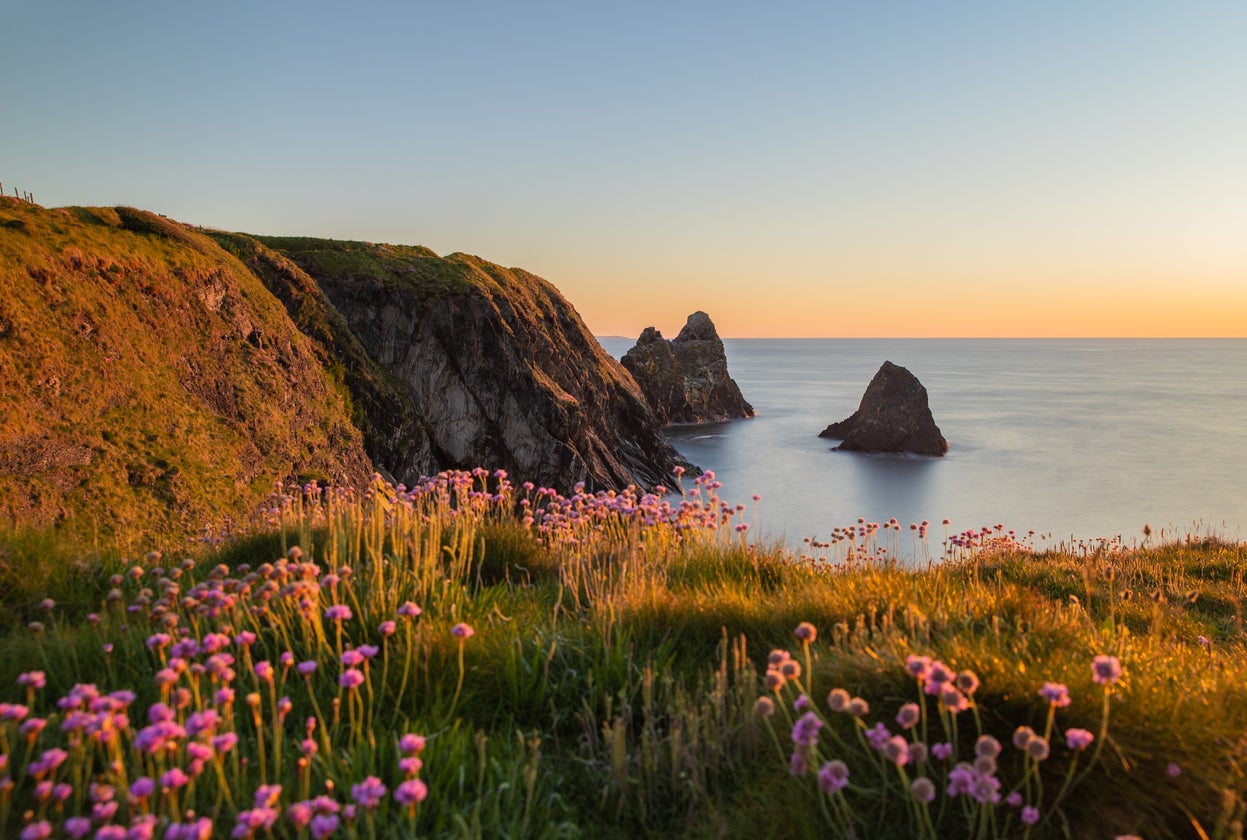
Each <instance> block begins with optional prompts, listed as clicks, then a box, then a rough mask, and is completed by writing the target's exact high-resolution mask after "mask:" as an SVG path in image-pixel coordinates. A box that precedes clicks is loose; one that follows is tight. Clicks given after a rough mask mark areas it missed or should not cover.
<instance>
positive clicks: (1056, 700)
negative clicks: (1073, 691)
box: [1039, 682, 1070, 708]
mask: <svg viewBox="0 0 1247 840" xmlns="http://www.w3.org/2000/svg"><path fill="white" fill-rule="evenodd" d="M1039 696H1040V697H1042V698H1043V699H1045V700H1047V701H1048V702H1049V703H1051V704H1052V705H1053V706H1056V707H1058V708H1061V707H1065V706H1068V705H1069V704H1070V699H1069V689H1068V688H1066V687H1065V686H1064V685H1062V684H1061V683H1052V682H1046V683H1044V684H1043V688H1041V689H1039Z"/></svg>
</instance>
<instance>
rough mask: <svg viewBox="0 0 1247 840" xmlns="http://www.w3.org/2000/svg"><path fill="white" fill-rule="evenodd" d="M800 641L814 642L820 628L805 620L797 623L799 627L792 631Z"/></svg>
mask: <svg viewBox="0 0 1247 840" xmlns="http://www.w3.org/2000/svg"><path fill="white" fill-rule="evenodd" d="M792 634H793V635H794V636H796V637H797V640H798V641H802V642H806V643H807V644H812V643H813V642H814V640H815V639H817V638H818V630H817V628H815V627H814V625H813V624H811V623H810V622H808V621H803V622H801V623H800V624H798V625H797V629H796V630H794V631H793V632H792Z"/></svg>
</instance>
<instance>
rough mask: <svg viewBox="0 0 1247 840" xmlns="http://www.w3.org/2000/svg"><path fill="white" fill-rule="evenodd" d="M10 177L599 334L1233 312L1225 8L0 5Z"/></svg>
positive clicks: (1246, 54)
mask: <svg viewBox="0 0 1247 840" xmlns="http://www.w3.org/2000/svg"><path fill="white" fill-rule="evenodd" d="M0 32H3V33H4V38H3V42H4V45H3V47H0V78H3V79H4V80H5V83H4V84H3V86H0V123H2V124H3V129H2V130H0V137H2V138H3V139H2V140H0V182H3V184H4V187H5V189H6V191H7V192H8V193H9V194H10V195H11V194H12V192H13V188H14V187H18V188H20V189H21V190H25V191H30V192H31V193H33V194H34V196H35V200H36V201H37V202H39V203H40V204H43V205H45V206H65V205H118V204H130V205H134V206H138V207H142V208H144V209H148V210H153V211H156V212H159V213H164V214H166V215H168V216H170V217H172V218H175V219H179V220H181V221H185V222H190V223H193V224H199V225H204V226H208V227H215V228H223V229H228V230H241V231H248V232H252V233H264V234H295V235H308V236H328V237H333V238H336V239H362V240H366V241H372V242H394V243H403V244H419V245H425V246H427V247H430V248H432V249H433V250H435V251H437V252H438V253H440V254H447V253H451V252H455V251H462V252H466V253H472V254H476V255H479V256H481V257H484V258H485V259H488V260H491V261H493V262H496V263H500V264H503V265H507V266H519V267H522V268H525V269H527V270H529V271H532V272H533V273H536V274H538V275H540V276H542V277H544V278H546V279H547V280H549V281H550V282H552V283H553V284H554V285H555V286H557V287H558V288H559V290H560V291H562V292H563V294H564V295H565V296H566V297H567V298H568V299H569V300H570V301H571V302H572V303H573V304H574V305H575V307H576V309H577V310H578V311H579V312H580V314H581V316H582V317H583V318H584V319H585V321H586V322H587V323H588V325H589V327H590V328H591V329H592V330H593V331H594V332H595V333H596V334H598V335H624V336H635V335H637V334H639V333H640V331H641V330H642V329H643V328H644V327H646V326H650V325H652V326H656V327H658V328H659V329H660V330H661V331H663V333H664V334H665V335H668V336H674V334H675V333H676V332H677V331H678V330H679V328H680V326H682V324H683V323H684V320H685V318H686V316H687V315H688V314H689V313H691V312H693V311H695V310H699V309H700V310H704V311H706V312H708V313H709V314H710V315H711V317H712V318H713V319H714V321H715V323H716V325H717V326H718V329H719V332H720V334H722V335H724V336H725V337H786V336H803V337H815V336H827V337H892V336H898V337H899V336H911V337H920V336H921V337H925V336H947V337H972V336H1037V337H1043V336H1053V337H1060V336H1080V337H1081V336H1156V337H1168V336H1238V337H1241V336H1247V48H1244V44H1247V3H1242V2H1237V0H1235V2H1199V3H1189V2H1181V3H1180V2H1164V3H1162V2H1148V0H1133V1H1132V2H1113V1H1112V0H1104V1H1103V2H1095V3H1067V2H1049V3H1002V2H999V1H998V0H995V1H994V2H947V3H931V2H917V0H915V2H887V0H879V2H862V1H861V0H857V2H837V0H824V2H810V3H785V2H772V3H734V2H729V1H728V0H721V2H708V3H695V2H677V1H676V0H667V2H657V3H651V2H644V0H641V1H640V2H628V3H595V2H585V1H584V0H577V1H576V2H567V3H547V2H540V0H530V2H526V3H518V2H499V3H484V2H472V0H466V1H465V2H438V3H425V2H369V0H361V2H354V3H342V2H318V0H298V1H297V2H287V0H267V1H266V2H234V0H214V2H212V3H176V2H168V0H160V2H145V1H144V2H139V1H138V0H113V2H109V3H102V2H97V0H78V1H77V2H66V1H65V0H0Z"/></svg>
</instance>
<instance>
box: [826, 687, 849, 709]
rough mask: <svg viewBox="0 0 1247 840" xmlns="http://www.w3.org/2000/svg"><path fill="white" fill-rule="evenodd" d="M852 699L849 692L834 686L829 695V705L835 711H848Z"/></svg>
mask: <svg viewBox="0 0 1247 840" xmlns="http://www.w3.org/2000/svg"><path fill="white" fill-rule="evenodd" d="M851 699H852V698H850V697H849V693H848V692H847V691H845V690H844V689H843V688H833V689H832V690H831V693H830V694H828V695H827V707H828V708H830V709H831V710H832V711H833V712H843V711H847V710H848V708H849V701H850V700H851Z"/></svg>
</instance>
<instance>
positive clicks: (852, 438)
mask: <svg viewBox="0 0 1247 840" xmlns="http://www.w3.org/2000/svg"><path fill="white" fill-rule="evenodd" d="M819 437H823V438H836V439H839V440H840V441H841V444H840V445H839V446H838V447H836V448H837V449H844V450H850V451H854V452H911V453H914V454H917V455H934V456H942V455H943V454H944V453H945V452H947V451H948V441H946V440H944V436H943V435H941V434H940V430H939V427H938V426H936V425H935V419H934V418H933V417H932V416H931V408H930V406H929V405H928V403H927V389H926V388H924V387H923V386H922V383H921V382H919V381H918V379H917V377H915V376H914V375H913V374H912V373H910V372H909V371H908V370H906V369H905V368H903V367H900V366H899V365H894V364H892V363H891V362H884V363H883V367H881V368H879V372H878V373H876V374H875V376H874V378H873V379H871V380H870V385H869V386H868V387H867V388H866V393H865V394H863V395H862V402H861V405H859V406H858V408H857V411H855V412H853V414H852V415H850V416H849V417H848V418H847V419H845V420H841V421H840V422H839V423H832V424H831V425H830V426H828V427H827V428H826V429H824V430H823V431H822V432H821V433H819Z"/></svg>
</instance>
